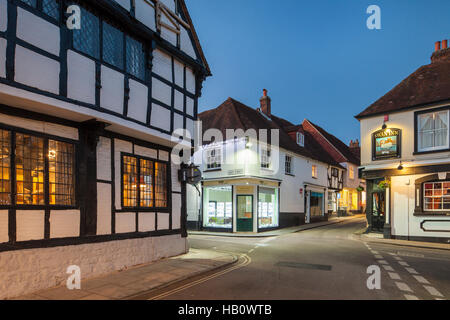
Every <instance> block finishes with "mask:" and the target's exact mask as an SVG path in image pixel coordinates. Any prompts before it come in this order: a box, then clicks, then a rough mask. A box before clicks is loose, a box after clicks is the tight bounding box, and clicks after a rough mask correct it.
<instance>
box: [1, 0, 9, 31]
mask: <svg viewBox="0 0 450 320" xmlns="http://www.w3.org/2000/svg"><path fill="white" fill-rule="evenodd" d="M7 27H8V0H0V31H6V29H7Z"/></svg>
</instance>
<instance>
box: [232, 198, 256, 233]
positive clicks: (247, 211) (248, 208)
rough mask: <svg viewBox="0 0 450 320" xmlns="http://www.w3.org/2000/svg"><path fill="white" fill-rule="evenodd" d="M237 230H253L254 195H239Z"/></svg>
mask: <svg viewBox="0 0 450 320" xmlns="http://www.w3.org/2000/svg"><path fill="white" fill-rule="evenodd" d="M236 197H237V217H236V220H237V221H236V231H237V232H252V231H253V196H247V195H237V196H236Z"/></svg>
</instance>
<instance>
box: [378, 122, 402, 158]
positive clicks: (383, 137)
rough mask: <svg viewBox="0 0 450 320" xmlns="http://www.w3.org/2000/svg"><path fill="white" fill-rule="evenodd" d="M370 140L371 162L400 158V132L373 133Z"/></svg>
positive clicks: (384, 131)
mask: <svg viewBox="0 0 450 320" xmlns="http://www.w3.org/2000/svg"><path fill="white" fill-rule="evenodd" d="M372 140H373V141H372V159H373V160H384V159H392V158H400V157H401V143H402V130H400V129H390V128H388V129H383V130H380V131H377V132H374V133H373V139H372Z"/></svg>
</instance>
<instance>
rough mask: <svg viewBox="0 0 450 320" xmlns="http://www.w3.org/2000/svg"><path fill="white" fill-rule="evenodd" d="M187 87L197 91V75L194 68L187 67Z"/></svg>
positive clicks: (189, 89) (193, 91)
mask: <svg viewBox="0 0 450 320" xmlns="http://www.w3.org/2000/svg"><path fill="white" fill-rule="evenodd" d="M186 89H187V90H188V91H189V92H190V93H195V75H194V71H192V69H190V68H188V67H186Z"/></svg>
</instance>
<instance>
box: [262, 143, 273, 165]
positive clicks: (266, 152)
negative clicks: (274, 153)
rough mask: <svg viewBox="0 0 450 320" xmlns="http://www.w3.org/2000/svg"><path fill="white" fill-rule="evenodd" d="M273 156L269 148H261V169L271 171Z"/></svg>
mask: <svg viewBox="0 0 450 320" xmlns="http://www.w3.org/2000/svg"><path fill="white" fill-rule="evenodd" d="M270 158H271V155H270V149H269V148H261V168H263V169H270V163H271V159H270Z"/></svg>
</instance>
